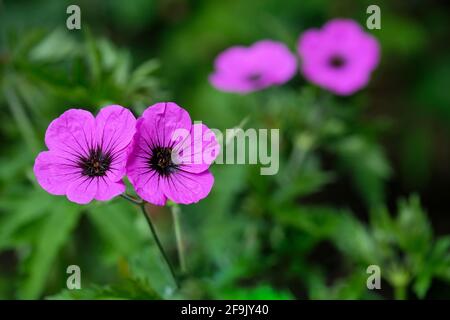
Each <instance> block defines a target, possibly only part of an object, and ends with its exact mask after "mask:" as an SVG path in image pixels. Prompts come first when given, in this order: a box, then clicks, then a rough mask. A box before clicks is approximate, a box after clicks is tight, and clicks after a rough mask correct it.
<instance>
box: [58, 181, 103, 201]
mask: <svg viewBox="0 0 450 320" xmlns="http://www.w3.org/2000/svg"><path fill="white" fill-rule="evenodd" d="M97 186H98V185H97V182H96V178H91V177H85V176H81V177H79V178H78V179H76V180H74V181H72V182H71V183H70V184H69V186H68V188H67V192H66V195H67V199H69V200H70V201H72V202H75V203H78V204H88V203H89V202H91V201H92V200H93V199H94V197H95V195H96V193H97Z"/></svg>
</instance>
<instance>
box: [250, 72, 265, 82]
mask: <svg viewBox="0 0 450 320" xmlns="http://www.w3.org/2000/svg"><path fill="white" fill-rule="evenodd" d="M261 78H262V75H261V74H259V73H252V74H250V75H249V76H247V80H248V81H249V82H253V83H255V82H259V81H260V80H261Z"/></svg>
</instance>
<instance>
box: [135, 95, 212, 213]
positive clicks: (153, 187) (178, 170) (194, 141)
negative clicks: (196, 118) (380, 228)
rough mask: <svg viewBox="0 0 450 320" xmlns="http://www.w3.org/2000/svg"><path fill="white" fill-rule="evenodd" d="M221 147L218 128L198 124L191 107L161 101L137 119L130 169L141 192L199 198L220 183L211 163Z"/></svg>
mask: <svg viewBox="0 0 450 320" xmlns="http://www.w3.org/2000/svg"><path fill="white" fill-rule="evenodd" d="M218 147H219V145H218V143H217V141H216V138H215V135H214V133H213V132H212V131H211V130H210V129H208V128H207V127H206V126H205V125H202V124H194V125H192V122H191V118H190V117H189V114H188V113H187V111H186V110H184V109H183V108H181V107H179V106H178V105H176V104H175V103H173V102H164V103H157V104H155V105H153V106H151V107H149V108H147V109H146V110H145V111H144V113H143V115H142V117H140V118H139V119H138V120H137V123H136V134H135V136H134V140H133V147H132V151H131V153H130V156H129V159H128V163H127V175H128V178H129V180H130V182H131V184H132V185H133V186H134V188H135V190H136V193H137V194H138V195H139V196H140V197H141V198H143V199H144V200H146V201H148V202H151V203H153V204H156V205H160V206H161V205H164V204H165V203H166V201H167V199H170V200H172V201H173V202H175V203H181V204H189V203H194V202H198V201H199V200H201V199H203V198H204V197H206V196H207V195H208V193H209V192H210V191H211V188H212V185H213V183H214V177H213V176H212V174H211V173H210V172H209V171H208V168H209V166H210V164H211V163H212V161H214V159H215V158H216V157H217V154H218Z"/></svg>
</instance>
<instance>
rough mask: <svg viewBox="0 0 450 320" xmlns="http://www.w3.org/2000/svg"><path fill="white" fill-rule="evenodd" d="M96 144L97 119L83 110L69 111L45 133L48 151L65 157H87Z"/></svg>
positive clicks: (51, 124) (57, 119)
mask: <svg viewBox="0 0 450 320" xmlns="http://www.w3.org/2000/svg"><path fill="white" fill-rule="evenodd" d="M96 142H97V140H96V136H95V119H94V117H93V116H92V114H91V113H90V112H88V111H86V110H81V109H70V110H67V111H66V112H64V113H63V114H62V115H61V116H59V117H58V118H56V119H55V120H53V121H52V122H51V123H50V125H49V126H48V129H47V132H46V133H45V144H46V145H47V147H48V149H49V150H50V151H54V152H59V153H61V154H64V156H65V157H69V156H76V155H87V153H88V150H89V148H90V147H93V146H95V144H96Z"/></svg>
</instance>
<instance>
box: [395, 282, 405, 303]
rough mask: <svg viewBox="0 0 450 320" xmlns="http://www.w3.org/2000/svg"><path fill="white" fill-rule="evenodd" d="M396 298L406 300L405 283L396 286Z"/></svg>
mask: <svg viewBox="0 0 450 320" xmlns="http://www.w3.org/2000/svg"><path fill="white" fill-rule="evenodd" d="M394 298H395V300H405V299H406V287H405V286H403V285H399V286H395V287H394Z"/></svg>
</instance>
